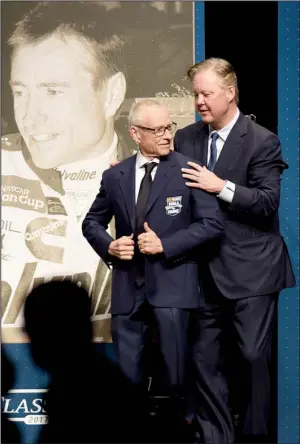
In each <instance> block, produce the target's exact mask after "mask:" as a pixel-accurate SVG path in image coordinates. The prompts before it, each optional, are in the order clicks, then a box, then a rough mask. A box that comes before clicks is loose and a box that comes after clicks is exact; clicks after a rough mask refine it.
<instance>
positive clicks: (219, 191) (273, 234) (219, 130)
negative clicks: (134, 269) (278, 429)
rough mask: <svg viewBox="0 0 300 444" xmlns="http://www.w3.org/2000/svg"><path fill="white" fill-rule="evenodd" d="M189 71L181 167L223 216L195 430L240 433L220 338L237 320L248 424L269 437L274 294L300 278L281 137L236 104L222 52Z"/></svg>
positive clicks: (211, 265)
mask: <svg viewBox="0 0 300 444" xmlns="http://www.w3.org/2000/svg"><path fill="white" fill-rule="evenodd" d="M188 77H189V78H190V80H191V81H192V85H193V91H194V95H195V104H196V110H197V111H198V113H199V115H200V117H201V120H202V121H201V122H197V123H195V124H193V125H190V126H188V127H186V128H184V129H181V130H178V132H177V133H176V137H175V140H174V148H175V151H178V152H180V153H182V154H185V155H188V156H190V157H193V158H194V159H195V161H196V162H197V163H194V162H191V163H190V162H189V166H190V167H191V168H189V169H186V168H184V169H183V177H184V178H185V179H187V180H188V182H187V185H188V186H189V187H191V188H193V189H195V188H197V189H200V190H205V191H207V192H209V193H211V194H212V195H215V196H217V198H218V200H219V202H220V205H221V208H222V209H223V213H224V215H225V235H224V236H223V238H222V242H221V248H220V249H219V250H216V249H215V250H214V249H213V248H212V249H210V250H209V251H208V254H207V261H208V267H207V270H206V272H204V268H203V267H202V268H201V271H202V273H201V274H202V276H201V278H202V279H201V280H202V285H203V288H204V297H205V303H206V304H205V310H204V311H203V312H202V313H201V314H200V315H199V317H198V321H197V322H196V326H195V328H196V332H195V341H196V345H195V355H194V356H195V363H196V374H197V395H198V396H199V399H198V402H197V412H196V423H197V424H198V431H199V439H200V440H201V441H202V442H205V443H213V444H227V443H232V442H233V440H234V428H233V421H232V417H231V414H230V409H229V404H228V383H227V381H226V378H225V376H224V373H223V366H222V364H223V358H224V351H225V348H224V345H225V344H226V341H225V342H224V339H226V335H227V332H228V331H229V329H233V332H234V335H235V338H236V341H237V343H236V344H233V343H231V344H229V346H230V347H233V346H234V345H237V346H238V347H239V350H240V352H241V355H242V358H243V359H242V362H243V368H240V369H239V374H240V376H241V377H244V382H245V391H244V392H243V393H242V402H243V408H242V411H243V415H242V421H243V423H242V427H243V433H244V435H245V436H247V439H249V441H255V440H261V441H263V440H264V439H265V438H266V436H267V432H268V418H269V410H270V374H269V364H270V354H271V339H272V331H273V326H274V320H275V317H276V307H277V301H278V296H279V292H280V290H282V289H284V288H287V287H292V286H294V285H295V279H294V275H293V271H292V268H291V264H290V259H289V255H288V252H287V248H286V245H285V242H284V240H283V238H282V236H281V234H280V231H279V220H278V207H279V198H280V175H281V173H282V172H283V170H284V169H285V168H286V164H285V163H284V161H283V160H282V157H281V148H280V142H279V140H278V137H277V136H276V135H275V134H273V133H271V132H270V131H268V130H267V129H265V128H263V127H261V126H259V125H257V124H256V123H254V122H253V121H251V120H250V119H248V118H246V117H245V116H244V115H243V114H242V113H241V112H240V111H239V109H238V87H237V77H236V74H235V72H234V70H233V67H232V66H231V65H230V64H229V63H228V62H227V61H226V60H223V59H216V58H211V59H207V60H205V61H203V62H201V63H198V64H196V65H194V66H192V67H191V68H190V69H189V71H188ZM227 346H228V344H227ZM225 354H226V353H225Z"/></svg>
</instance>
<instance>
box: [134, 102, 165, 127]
mask: <svg viewBox="0 0 300 444" xmlns="http://www.w3.org/2000/svg"><path fill="white" fill-rule="evenodd" d="M145 107H153V108H154V107H159V108H166V107H165V105H163V104H162V103H160V102H159V101H158V100H155V99H141V100H138V101H135V102H133V104H132V106H131V108H130V111H129V114H128V125H129V127H131V126H134V125H142V124H143V123H144V122H143V116H142V113H141V111H142V109H143V108H145Z"/></svg>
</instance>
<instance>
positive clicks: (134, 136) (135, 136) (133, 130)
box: [129, 126, 140, 145]
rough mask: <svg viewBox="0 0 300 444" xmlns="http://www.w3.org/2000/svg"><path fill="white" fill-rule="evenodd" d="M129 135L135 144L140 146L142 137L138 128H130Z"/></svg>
mask: <svg viewBox="0 0 300 444" xmlns="http://www.w3.org/2000/svg"><path fill="white" fill-rule="evenodd" d="M129 134H130V135H131V137H132V139H133V140H134V142H135V143H136V144H137V145H139V143H140V136H139V133H138V131H137V130H136V128H134V126H131V127H130V128H129Z"/></svg>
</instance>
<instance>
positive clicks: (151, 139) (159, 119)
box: [130, 105, 173, 159]
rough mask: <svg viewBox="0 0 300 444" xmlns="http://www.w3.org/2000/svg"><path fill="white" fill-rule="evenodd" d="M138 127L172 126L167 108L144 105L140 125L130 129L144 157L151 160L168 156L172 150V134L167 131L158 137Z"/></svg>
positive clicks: (156, 127)
mask: <svg viewBox="0 0 300 444" xmlns="http://www.w3.org/2000/svg"><path fill="white" fill-rule="evenodd" d="M138 125H140V126H144V127H146V128H150V129H158V128H162V127H166V126H168V125H171V118H170V114H169V111H168V110H167V108H165V107H163V106H147V105H144V106H143V107H142V108H141V109H140V111H139V116H138V124H137V125H132V127H131V128H130V134H131V136H132V138H133V139H134V141H135V142H136V143H137V145H138V146H139V148H140V151H141V153H142V154H143V156H145V157H148V158H149V159H151V158H155V157H160V156H167V155H168V154H169V152H170V149H171V142H172V137H173V136H172V133H171V132H170V131H169V130H168V129H166V130H165V132H164V134H163V135H162V136H159V137H157V136H155V135H154V132H153V131H151V130H147V129H143V128H139V126H138Z"/></svg>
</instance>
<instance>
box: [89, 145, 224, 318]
mask: <svg viewBox="0 0 300 444" xmlns="http://www.w3.org/2000/svg"><path fill="white" fill-rule="evenodd" d="M188 160H189V159H188V158H186V157H185V156H182V155H181V154H178V153H174V152H171V153H170V154H169V155H168V156H167V157H165V158H162V159H161V162H160V163H159V166H158V168H157V171H156V175H155V180H154V182H153V185H152V189H151V192H150V195H149V199H148V204H147V209H146V218H145V219H146V221H147V222H148V223H149V226H150V228H151V229H152V230H153V231H155V233H156V234H157V236H158V237H159V238H160V239H161V241H162V244H163V248H164V252H163V253H162V254H158V255H153V256H150V255H147V256H145V282H146V283H145V289H146V296H147V298H148V300H149V302H150V303H151V304H152V305H153V306H156V307H178V308H197V307H200V306H201V305H202V299H201V297H200V292H199V284H198V271H197V262H196V260H195V249H196V248H197V247H198V246H199V245H201V244H203V243H205V242H207V241H209V240H211V239H214V238H218V237H219V236H220V235H221V234H222V231H223V224H222V220H223V218H222V212H221V210H220V207H219V204H218V202H217V199H216V198H215V197H214V196H211V195H209V194H208V193H206V192H203V191H199V190H192V189H190V188H188V187H187V186H186V185H185V180H184V179H183V178H182V175H181V168H182V167H184V166H185V167H186V166H187V161H188ZM135 165H136V156H132V157H131V158H128V159H126V160H125V161H123V162H121V163H119V164H118V165H117V166H115V167H114V168H111V169H109V170H106V171H105V172H104V174H103V178H102V184H101V188H100V192H99V194H98V195H97V197H96V199H95V202H94V203H93V205H92V206H91V208H90V210H89V212H88V214H87V215H86V217H85V219H84V221H83V224H82V228H83V234H84V236H85V237H86V239H87V240H88V242H89V243H90V244H91V246H92V247H93V248H94V250H95V251H96V252H97V253H98V254H99V256H101V257H102V258H103V260H104V261H106V263H107V264H110V263H112V264H113V278H112V279H113V280H112V305H111V307H112V313H113V314H117V313H126V312H129V311H130V310H131V309H132V307H133V304H134V292H135V291H136V290H135V285H134V282H135V278H136V265H135V257H138V255H136V256H134V259H133V260H132V261H122V260H119V259H117V258H114V257H111V256H110V255H109V254H108V249H109V245H110V243H111V241H112V240H113V239H112V237H111V236H110V235H109V234H108V233H107V232H106V229H107V227H108V224H109V222H110V220H111V219H112V217H113V216H114V217H115V226H116V238H117V239H118V238H120V237H121V236H130V234H131V233H134V231H135ZM168 198H173V199H169V200H168ZM197 254H201V250H200V253H197Z"/></svg>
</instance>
